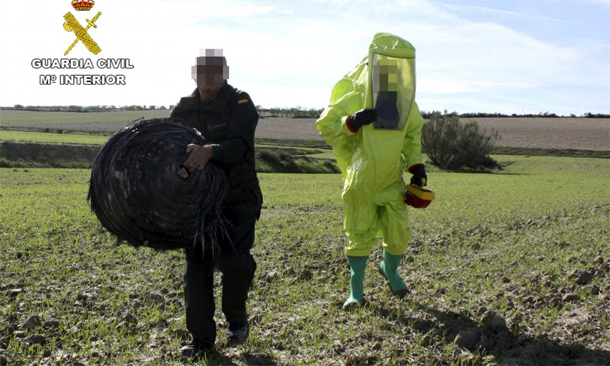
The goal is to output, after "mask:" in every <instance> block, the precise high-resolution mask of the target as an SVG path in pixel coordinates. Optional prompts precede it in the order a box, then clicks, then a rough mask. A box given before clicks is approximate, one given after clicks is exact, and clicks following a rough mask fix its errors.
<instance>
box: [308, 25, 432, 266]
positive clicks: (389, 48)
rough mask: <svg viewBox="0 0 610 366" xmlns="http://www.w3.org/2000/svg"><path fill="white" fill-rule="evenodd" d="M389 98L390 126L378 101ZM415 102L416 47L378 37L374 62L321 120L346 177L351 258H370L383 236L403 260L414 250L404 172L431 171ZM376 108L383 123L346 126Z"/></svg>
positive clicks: (340, 87)
mask: <svg viewBox="0 0 610 366" xmlns="http://www.w3.org/2000/svg"><path fill="white" fill-rule="evenodd" d="M383 92H386V95H387V93H388V92H390V93H394V94H393V95H394V100H395V101H396V103H395V104H396V107H397V109H398V115H397V116H396V117H397V118H394V120H393V121H392V118H391V116H390V118H389V119H390V120H391V121H390V123H381V121H380V120H381V119H382V118H380V116H382V115H383V114H384V113H382V111H381V110H380V107H379V106H380V104H379V103H378V102H379V100H380V95H382V93H383ZM396 94H397V97H396ZM414 99H415V49H414V48H413V46H412V45H411V44H410V43H409V42H408V41H406V40H404V39H401V38H399V37H397V36H394V35H392V34H388V33H378V34H376V35H375V37H374V38H373V41H372V43H371V45H370V47H369V54H368V56H367V57H365V58H364V59H363V60H362V62H361V63H360V64H358V65H357V66H356V67H355V68H354V69H353V70H352V71H350V72H349V73H347V75H345V76H344V77H343V79H341V80H340V81H339V82H338V83H337V84H336V85H335V87H334V88H333V91H332V95H331V98H330V105H329V106H328V108H326V110H324V112H323V113H322V115H321V116H320V119H319V120H318V121H317V122H316V128H317V130H318V131H319V132H320V134H321V136H322V138H323V139H324V141H326V143H328V144H329V145H330V146H332V148H333V152H334V154H335V157H336V159H337V164H338V165H339V167H340V168H341V173H342V175H343V178H344V190H343V195H342V198H343V202H344V227H345V230H346V232H347V236H348V239H349V244H348V246H347V247H346V248H345V254H346V255H347V256H348V257H367V256H369V255H370V253H371V250H372V248H373V247H375V246H376V245H378V242H379V239H378V237H377V235H378V234H379V235H381V236H382V237H383V248H384V250H385V251H387V252H388V253H390V254H392V255H395V256H398V255H402V254H404V253H405V252H406V251H407V247H408V244H409V241H410V239H411V235H412V230H411V224H410V222H409V214H408V212H407V206H406V204H405V202H404V199H405V182H404V180H403V172H404V171H412V170H413V169H414V168H415V167H418V166H424V158H423V155H422V153H421V128H422V125H423V119H422V117H421V115H420V113H419V109H418V107H417V104H416V103H415V100H414ZM392 105H393V104H392ZM396 107H393V108H394V110H395V109H396ZM373 108H377V113H378V120H377V121H376V122H375V123H373V124H369V125H365V126H362V127H361V128H360V129H359V130H357V131H355V132H354V130H353V129H352V128H351V127H350V125H349V123H346V122H348V120H349V116H351V115H353V114H354V113H355V112H356V111H358V110H361V109H373ZM390 114H392V113H390ZM378 122H380V123H378Z"/></svg>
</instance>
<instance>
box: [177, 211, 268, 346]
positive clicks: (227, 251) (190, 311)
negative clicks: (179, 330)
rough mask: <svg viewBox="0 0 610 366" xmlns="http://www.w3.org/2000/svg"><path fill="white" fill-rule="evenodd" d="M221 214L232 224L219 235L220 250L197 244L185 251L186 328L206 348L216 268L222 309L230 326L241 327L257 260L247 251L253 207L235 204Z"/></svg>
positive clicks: (210, 341) (212, 332)
mask: <svg viewBox="0 0 610 366" xmlns="http://www.w3.org/2000/svg"><path fill="white" fill-rule="evenodd" d="M223 213H224V215H225V217H226V218H227V220H228V221H229V222H230V223H231V225H230V226H229V228H228V231H229V238H226V237H223V238H220V253H218V252H216V253H214V255H213V254H212V253H211V252H207V251H206V252H205V253H203V252H202V249H201V247H200V246H196V247H194V248H189V249H186V250H185V253H186V269H185V273H184V297H185V305H186V327H187V329H188V331H189V332H190V333H191V335H192V336H193V343H194V344H195V345H198V346H203V347H208V348H209V347H212V346H213V345H214V342H215V340H216V322H215V321H214V312H215V310H216V309H215V304H214V271H215V269H216V268H217V269H218V270H219V271H220V272H221V273H222V311H223V313H224V315H225V317H226V319H227V322H228V323H229V326H230V327H231V328H234V327H236V326H237V327H239V326H242V325H244V324H245V323H246V322H247V320H248V314H247V312H246V301H247V300H248V290H249V289H250V286H251V284H252V280H253V279H254V272H255V271H256V261H255V260H254V258H253V257H252V255H251V254H250V249H251V248H252V246H253V244H254V226H255V223H256V219H257V216H258V215H257V212H256V209H255V208H254V207H252V206H251V205H243V204H237V205H234V206H232V207H229V208H227V209H224V210H223Z"/></svg>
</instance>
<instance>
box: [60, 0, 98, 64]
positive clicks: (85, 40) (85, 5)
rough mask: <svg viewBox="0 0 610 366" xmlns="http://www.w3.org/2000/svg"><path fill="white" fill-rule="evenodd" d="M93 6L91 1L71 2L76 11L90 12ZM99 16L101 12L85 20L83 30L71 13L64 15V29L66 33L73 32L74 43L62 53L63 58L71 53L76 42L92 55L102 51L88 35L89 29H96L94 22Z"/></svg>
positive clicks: (76, 0) (78, 0)
mask: <svg viewBox="0 0 610 366" xmlns="http://www.w3.org/2000/svg"><path fill="white" fill-rule="evenodd" d="M93 5H95V2H94V1H93V0H72V7H73V8H74V9H75V10H76V11H90V10H91V8H93ZM100 15H102V12H98V13H97V14H96V15H95V16H94V17H93V19H92V20H89V19H86V21H87V23H88V25H87V27H85V28H83V26H82V25H81V24H80V23H79V22H78V20H76V18H75V17H74V15H73V14H72V13H71V12H67V13H66V15H64V19H65V20H66V21H65V23H64V29H65V30H66V31H68V32H73V33H74V35H75V36H76V39H75V40H74V42H72V44H71V45H70V47H68V49H67V50H66V52H64V56H66V55H67V54H68V53H70V51H72V49H73V48H74V46H76V44H77V43H78V41H80V42H81V43H82V44H83V45H84V46H85V47H87V49H88V50H89V52H91V53H93V54H94V55H97V54H98V53H100V52H101V51H102V49H101V48H100V46H99V45H98V44H97V43H96V42H95V41H94V40H93V38H91V36H90V35H89V33H88V30H89V28H91V27H93V28H97V25H95V22H96V21H97V19H98V18H99V17H100Z"/></svg>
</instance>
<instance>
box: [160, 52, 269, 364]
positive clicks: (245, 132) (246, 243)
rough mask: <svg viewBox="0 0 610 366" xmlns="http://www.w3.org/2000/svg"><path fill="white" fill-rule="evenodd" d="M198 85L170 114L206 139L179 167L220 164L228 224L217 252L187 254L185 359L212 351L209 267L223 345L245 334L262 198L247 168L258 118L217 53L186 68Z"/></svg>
mask: <svg viewBox="0 0 610 366" xmlns="http://www.w3.org/2000/svg"><path fill="white" fill-rule="evenodd" d="M192 77H193V79H194V80H195V82H196V83H197V88H196V89H195V91H194V92H193V93H192V94H191V95H190V96H188V97H184V98H182V99H181V100H180V102H179V103H178V104H177V105H176V107H175V108H174V109H173V110H172V111H171V113H170V117H174V118H181V119H183V120H184V121H186V123H187V124H188V125H189V126H191V127H193V128H196V129H197V130H198V131H200V132H201V134H202V135H203V136H204V137H205V139H206V141H207V143H206V144H205V145H203V146H199V145H194V144H190V145H188V146H185V149H186V151H187V152H188V153H189V156H188V158H187V160H186V161H185V162H184V163H183V165H184V166H185V167H186V168H187V169H189V170H190V171H191V172H194V171H196V170H203V169H204V168H205V166H206V164H207V163H208V162H209V161H215V162H218V163H220V165H221V167H222V169H223V171H224V173H225V175H226V177H227V186H228V189H227V194H226V196H225V198H224V200H223V203H222V206H223V210H222V211H223V214H224V216H225V217H226V219H227V220H228V221H229V222H230V227H229V233H228V237H221V238H219V242H220V253H212V252H208V251H206V252H205V253H204V250H203V249H202V248H201V247H200V246H196V247H193V248H189V249H186V250H185V252H186V269H185V274H184V295H185V305H186V326H187V328H188V330H189V332H190V333H191V335H192V336H193V342H192V343H191V344H189V345H187V346H184V347H182V349H181V350H180V351H181V353H182V355H184V356H186V357H195V356H202V355H204V354H205V353H206V352H209V351H210V350H212V349H213V348H214V343H215V340H216V322H215V321H214V312H215V306H214V292H213V291H214V270H215V269H216V268H218V270H219V271H220V272H221V273H222V311H223V313H224V314H225V317H226V319H227V322H228V323H229V343H230V344H239V343H243V342H245V341H246V340H247V338H248V334H249V324H248V315H247V312H246V301H247V299H248V290H249V288H250V285H251V284H252V280H253V278H254V272H255V270H256V262H255V260H254V258H253V257H252V255H251V254H250V249H251V248H252V246H253V244H254V227H255V224H256V221H257V220H258V218H259V216H260V210H261V204H262V194H261V190H260V186H259V182H258V178H257V175H256V171H255V169H254V131H255V129H256V125H257V123H258V113H257V111H256V108H255V106H254V103H252V100H251V99H250V96H249V95H248V94H247V93H245V92H243V91H240V90H237V89H235V88H234V87H232V86H231V85H229V84H227V79H228V78H229V67H228V66H227V61H226V59H225V58H224V57H223V56H222V50H206V51H205V55H204V56H201V57H197V62H196V65H195V66H193V67H192Z"/></svg>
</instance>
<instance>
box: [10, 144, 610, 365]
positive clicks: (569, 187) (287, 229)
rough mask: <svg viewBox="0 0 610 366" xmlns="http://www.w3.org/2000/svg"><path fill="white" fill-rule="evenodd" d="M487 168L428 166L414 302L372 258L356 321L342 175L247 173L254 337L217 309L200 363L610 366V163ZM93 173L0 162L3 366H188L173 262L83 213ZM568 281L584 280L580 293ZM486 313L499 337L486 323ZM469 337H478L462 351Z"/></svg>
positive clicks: (546, 160) (176, 255) (411, 260)
mask: <svg viewBox="0 0 610 366" xmlns="http://www.w3.org/2000/svg"><path fill="white" fill-rule="evenodd" d="M496 158H497V159H498V160H499V161H500V162H501V163H502V164H503V165H504V166H505V170H503V171H501V172H498V173H494V174H479V173H468V174H466V173H462V174H457V173H446V172H438V171H432V172H430V188H431V189H433V190H434V191H435V193H436V196H437V200H436V201H435V202H433V203H432V205H431V206H430V207H429V208H428V209H426V210H411V211H410V212H411V214H412V223H413V226H414V229H415V235H414V238H413V240H412V243H411V245H410V247H409V252H408V253H407V255H406V258H405V263H404V264H403V265H402V266H401V269H400V273H401V275H402V276H403V278H404V279H405V282H406V283H407V284H408V286H409V287H410V289H411V291H412V294H411V295H410V296H409V297H408V298H407V299H405V300H402V301H400V300H398V299H395V298H393V297H392V296H391V295H390V294H389V292H388V289H387V286H386V284H385V283H384V282H383V280H382V278H381V277H380V275H379V274H378V273H377V272H376V269H375V266H376V265H378V263H379V261H380V252H379V250H376V251H375V252H374V254H373V255H372V256H371V259H370V261H369V265H368V267H367V274H366V278H365V293H366V296H367V298H368V300H369V305H368V306H365V307H362V308H359V309H355V310H354V311H351V312H346V311H343V310H342V309H341V306H340V305H341V304H342V302H343V301H344V300H345V298H346V297H347V295H348V282H349V270H348V268H347V263H346V261H345V258H344V255H343V252H342V248H343V246H344V245H345V244H346V239H345V234H344V232H343V229H342V202H341V199H340V193H341V189H342V183H341V178H340V176H339V175H337V174H324V175H305V174H264V173H263V174H260V181H261V186H262V189H263V194H264V195H265V199H264V201H265V202H264V207H263V213H262V216H261V219H260V221H259V223H258V226H257V238H256V244H255V248H254V250H253V253H254V255H255V257H256V259H257V262H258V269H257V275H256V278H255V284H254V287H253V290H252V292H251V296H250V301H249V309H250V311H249V313H250V317H251V322H252V324H253V327H252V332H251V337H250V339H249V341H248V342H247V343H246V344H244V345H241V346H238V347H236V348H231V347H228V346H227V344H226V341H225V340H224V337H225V336H226V331H224V329H223V327H224V326H226V324H224V316H223V315H222V314H221V313H220V311H219V312H218V313H217V319H218V321H219V324H220V331H219V340H218V344H217V346H218V351H217V352H216V353H214V354H212V355H211V356H210V358H209V359H208V360H207V361H206V362H203V364H206V363H207V364H210V365H219V364H234V365H252V364H259V365H263V364H264V365H267V364H277V365H294V364H337V365H338V364H346V365H359V364H379V365H398V364H418V365H419V364H421V365H428V364H451V365H461V364H491V363H493V362H496V363H499V364H520V365H527V364H565V365H572V364H585V363H588V364H609V363H610V346H609V345H610V331H608V327H607V325H608V315H607V314H608V313H610V307H609V305H608V304H609V301H608V300H609V298H608V293H609V292H610V279H609V278H610V266H609V265H608V263H609V262H610V257H609V256H608V242H610V234H609V231H608V229H607V226H608V222H609V221H610V219H609V215H610V186H609V185H608V181H609V179H610V162H609V161H608V160H606V159H583V158H579V159H575V158H552V157H525V156H497V157H496ZM88 175H89V171H88V170H77V169H70V170H64V169H0V177H1V179H0V184H1V185H0V203H1V206H2V210H0V211H1V212H0V265H1V270H0V272H1V273H2V274H3V275H2V277H0V304H1V305H0V357H5V358H7V359H10V360H12V363H11V364H9V365H12V364H15V365H21V364H36V365H55V364H79V363H80V364H96V365H98V364H99V365H180V364H189V363H188V362H186V361H183V360H180V359H179V357H178V355H177V350H178V348H179V347H180V344H182V343H184V342H185V341H186V340H185V339H184V337H185V335H186V334H185V324H184V314H183V302H182V288H181V276H182V271H183V257H182V254H181V253H180V252H163V253H159V252H154V251H152V250H148V249H142V250H134V249H131V248H130V247H127V246H125V245H119V246H116V245H115V244H114V239H113V238H112V237H110V236H109V235H108V234H107V233H106V232H105V231H104V230H103V228H101V227H100V225H99V224H98V223H97V220H96V218H95V217H94V216H93V215H92V214H91V212H90V210H89V208H88V206H87V202H86V200H85V197H86V192H87V188H88V183H87V182H88V179H89V176H88ZM574 270H582V271H589V272H591V273H592V274H593V276H592V278H591V280H590V281H589V282H586V283H583V284H579V283H576V282H575V280H574V277H572V276H570V274H571V273H572V271H574ZM219 280H220V279H219V278H217V281H219ZM596 290H599V291H596ZM568 294H574V295H576V298H572V299H571V300H564V296H565V295H568ZM217 295H220V293H217ZM216 298H217V299H218V298H219V296H217V297H216ZM218 305H220V304H218ZM218 309H220V306H219V307H218ZM487 310H491V311H494V312H495V313H496V314H497V315H498V316H499V317H501V318H502V319H504V320H505V321H506V325H507V330H506V331H504V332H499V333H498V332H495V331H493V330H490V329H489V328H487V327H485V325H483V324H482V323H481V317H482V316H483V314H485V312H486V311H487ZM468 329H478V330H479V331H480V332H481V334H483V335H484V336H485V338H484V339H483V338H479V340H478V343H477V344H475V345H473V346H472V347H470V348H468V349H467V348H462V347H459V346H458V345H456V344H455V343H454V339H455V338H456V336H457V335H458V334H460V333H463V332H464V331H466V330H468ZM36 336H38V338H37V337H36ZM2 349H5V351H3V350H2ZM0 359H1V358H0Z"/></svg>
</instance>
